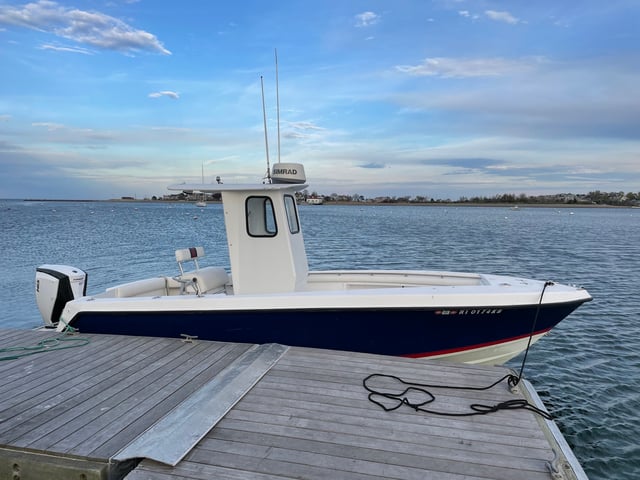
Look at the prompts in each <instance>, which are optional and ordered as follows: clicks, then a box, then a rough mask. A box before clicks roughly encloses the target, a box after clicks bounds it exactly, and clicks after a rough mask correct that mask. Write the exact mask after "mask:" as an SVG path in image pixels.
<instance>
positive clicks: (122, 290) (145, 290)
mask: <svg viewBox="0 0 640 480" xmlns="http://www.w3.org/2000/svg"><path fill="white" fill-rule="evenodd" d="M107 293H109V295H110V296H114V297H116V298H128V297H157V296H159V295H166V294H167V281H166V279H165V277H155V278H146V279H144V280H136V281H135V282H130V283H123V284H122V285H116V286H115V287H111V288H107Z"/></svg>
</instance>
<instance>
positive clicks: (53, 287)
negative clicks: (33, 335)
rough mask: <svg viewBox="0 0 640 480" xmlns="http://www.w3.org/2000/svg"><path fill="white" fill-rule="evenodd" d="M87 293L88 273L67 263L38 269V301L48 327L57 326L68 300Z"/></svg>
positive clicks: (43, 266) (42, 266)
mask: <svg viewBox="0 0 640 480" xmlns="http://www.w3.org/2000/svg"><path fill="white" fill-rule="evenodd" d="M86 294H87V274H86V272H84V271H82V270H80V269H79V268H75V267H70V266H67V265H41V266H39V267H38V268H37V269H36V303H37V304H38V309H39V310H40V314H41V315H42V319H43V320H44V324H45V326H46V327H55V326H56V324H57V323H58V321H59V320H60V315H61V314H62V309H63V308H64V306H65V305H66V304H67V302H68V301H70V300H73V299H76V298H80V297H83V296H85V295H86Z"/></svg>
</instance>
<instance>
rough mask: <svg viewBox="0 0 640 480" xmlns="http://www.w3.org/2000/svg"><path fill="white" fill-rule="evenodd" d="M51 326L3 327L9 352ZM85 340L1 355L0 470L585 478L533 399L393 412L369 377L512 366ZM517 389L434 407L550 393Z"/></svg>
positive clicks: (472, 373)
mask: <svg viewBox="0 0 640 480" xmlns="http://www.w3.org/2000/svg"><path fill="white" fill-rule="evenodd" d="M57 335H58V334H57V333H55V332H51V331H26V330H1V331H0V348H5V349H6V348H7V347H15V346H28V345H35V344H37V343H38V342H39V341H42V340H47V339H51V338H54V337H56V336H57ZM80 337H82V338H86V339H88V340H89V343H87V344H86V345H81V346H77V347H74V348H68V349H63V350H55V351H46V352H42V353H36V354H33V355H29V356H26V357H22V358H18V359H12V360H2V361H0V378H2V379H3V381H2V383H1V384H0V478H12V479H14V480H25V479H47V480H56V479H69V478H83V479H87V480H91V479H100V480H116V479H118V480H119V479H126V480H170V479H185V478H189V479H209V478H229V479H236V480H237V479H249V478H250V479H276V478H277V479H282V478H304V479H327V478H330V479H336V478H340V479H364V478H367V479H372V478H373V479H375V478H380V479H382V478H394V479H420V480H423V479H439V480H440V479H442V480H454V479H455V480H462V479H465V480H472V479H478V480H479V479H485V480H486V479H505V480H514V479H531V480H533V479H551V478H558V479H560V478H564V479H571V478H577V479H586V478H587V477H586V475H585V474H584V472H583V471H582V468H581V467H580V465H579V464H578V462H577V461H576V459H575V457H574V456H573V454H572V453H571V451H570V449H569V447H568V446H567V444H566V442H565V441H564V439H563V438H562V436H561V435H560V433H559V432H558V430H557V428H556V426H555V424H554V423H553V422H550V421H547V420H545V419H543V418H542V417H541V416H539V415H536V414H534V413H532V412H530V411H526V410H502V411H499V412H495V413H491V414H488V415H481V416H471V417H447V416H438V415H434V414H428V413H423V412H416V411H415V410H413V409H411V408H409V407H406V406H403V407H401V408H399V409H397V410H395V411H392V412H385V411H383V410H382V409H381V408H380V407H378V406H376V405H374V404H373V403H371V402H370V401H369V400H368V398H367V392H366V390H365V389H364V388H363V385H362V382H363V379H364V378H365V377H367V376H368V375H370V374H372V373H382V374H388V375H396V376H398V377H401V378H403V379H404V380H407V381H412V382H419V383H429V384H437V385H464V386H486V385H489V384H491V383H493V382H494V381H496V380H497V379H499V378H501V377H502V376H503V375H504V374H505V373H506V369H505V368H503V367H483V366H470V365H461V364H452V363H444V362H434V361H428V360H415V359H404V358H396V357H384V356H375V355H368V354H359V353H351V352H336V351H326V350H316V349H306V348H297V347H291V348H289V347H284V346H281V345H261V346H258V345H249V344H230V343H220V342H209V341H197V340H196V341H194V342H184V341H182V340H180V339H168V338H151V337H125V336H111V335H80ZM12 353H15V352H12ZM7 355H9V354H8V353H7V352H6V351H5V352H0V358H2V357H5V356H7ZM518 389H519V392H516V393H512V392H510V391H509V389H508V387H507V385H506V384H505V383H501V384H499V385H498V386H496V387H494V388H492V389H491V390H488V391H468V390H464V391H461V390H452V389H448V388H437V389H436V388H433V389H430V391H432V393H434V394H435V395H436V400H435V402H434V403H432V404H430V405H429V406H428V408H430V409H434V410H438V411H446V412H458V413H459V412H466V411H469V405H470V404H473V403H480V404H487V405H494V404H497V403H499V402H503V401H506V400H513V399H527V400H529V401H530V402H533V403H536V404H538V405H541V403H540V401H539V399H538V397H537V395H536V393H535V391H534V390H533V388H532V387H531V386H530V385H529V384H528V383H527V382H524V383H521V384H520V385H519V387H518ZM554 475H555V476H554Z"/></svg>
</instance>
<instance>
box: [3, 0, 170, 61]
mask: <svg viewBox="0 0 640 480" xmlns="http://www.w3.org/2000/svg"><path fill="white" fill-rule="evenodd" d="M0 24H4V25H15V26H19V27H24V28H30V29H33V30H38V31H41V32H46V33H52V34H54V35H56V36H58V37H62V38H66V39H68V40H73V41H75V42H78V43H82V44H87V45H91V46H93V47H97V48H101V49H104V50H114V51H117V52H122V53H128V54H130V53H133V52H138V51H149V52H156V53H161V54H163V55H171V52H170V51H169V50H167V49H166V48H164V46H163V45H162V43H161V42H160V41H159V40H158V39H157V38H156V36H155V35H153V34H151V33H149V32H145V31H144V30H138V29H135V28H133V27H132V26H130V25H128V24H126V23H125V22H123V21H122V20H119V19H117V18H114V17H111V16H109V15H105V14H104V13H100V12H88V11H85V10H78V9H75V8H69V7H64V6H61V5H58V3H56V2H52V1H49V0H39V1H38V2H34V3H28V4H26V5H22V6H12V5H2V6H0Z"/></svg>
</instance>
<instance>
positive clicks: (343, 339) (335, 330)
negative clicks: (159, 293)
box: [70, 302, 582, 356]
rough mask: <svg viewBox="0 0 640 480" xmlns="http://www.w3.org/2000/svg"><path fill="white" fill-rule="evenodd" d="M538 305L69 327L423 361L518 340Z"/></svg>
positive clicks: (97, 317) (558, 310)
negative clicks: (285, 346) (377, 355)
mask: <svg viewBox="0 0 640 480" xmlns="http://www.w3.org/2000/svg"><path fill="white" fill-rule="evenodd" d="M581 303H582V302H574V303H569V304H561V305H557V304H556V305H552V306H542V307H540V311H539V314H538V319H537V322H536V325H535V333H543V332H546V331H548V330H549V329H551V328H553V327H554V326H555V325H556V324H558V323H559V322H560V321H561V320H562V319H563V318H565V317H566V316H567V315H569V314H570V313H571V312H572V311H573V310H575V309H576V308H577V307H578V306H579V305H580V304H581ZM537 309H538V306H537V305H531V306H527V307H517V308H511V307H494V308H486V307H482V308H475V309H473V308H470V309H458V310H442V309H438V310H434V309H398V308H394V309H379V308H371V309H340V310H336V309H313V310H307V309H296V310H284V309H283V310H262V311H223V312H211V311H179V312H164V311H163V312H81V313H79V314H78V315H77V316H76V317H75V318H74V319H73V320H72V321H71V322H70V324H71V326H72V327H74V328H77V329H78V330H79V331H80V332H81V333H106V334H118V335H137V336H154V337H180V335H181V334H188V335H194V336H197V337H198V338H199V339H202V340H216V341H223V342H239V343H258V344H263V343H280V344H283V345H290V346H304V347H314V348H327V349H334V350H347V351H354V352H364V353H376V354H383V355H403V356H429V355H437V354H442V353H452V352H457V351H463V350H469V349H473V348H478V347H482V346H488V345H496V344H499V343H503V342H507V341H510V340H515V339H518V338H523V337H526V336H528V335H529V334H530V333H531V330H532V327H533V322H534V318H535V315H536V310H537Z"/></svg>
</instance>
